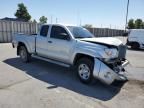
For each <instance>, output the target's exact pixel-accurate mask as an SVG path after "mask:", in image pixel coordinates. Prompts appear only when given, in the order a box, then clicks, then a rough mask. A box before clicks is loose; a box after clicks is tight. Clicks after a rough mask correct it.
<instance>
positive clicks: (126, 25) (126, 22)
mask: <svg viewBox="0 0 144 108" xmlns="http://www.w3.org/2000/svg"><path fill="white" fill-rule="evenodd" d="M128 13H129V0H128V1H127V11H126V24H125V31H126V28H127V23H128Z"/></svg>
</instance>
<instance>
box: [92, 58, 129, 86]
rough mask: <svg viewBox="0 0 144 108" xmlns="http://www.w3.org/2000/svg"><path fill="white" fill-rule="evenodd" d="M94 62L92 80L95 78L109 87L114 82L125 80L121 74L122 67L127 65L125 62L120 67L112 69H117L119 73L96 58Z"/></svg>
mask: <svg viewBox="0 0 144 108" xmlns="http://www.w3.org/2000/svg"><path fill="white" fill-rule="evenodd" d="M94 62H95V65H94V71H93V76H94V78H97V79H99V80H100V81H102V82H104V83H106V84H108V85H110V84H111V83H112V82H114V81H115V80H126V76H125V75H124V74H123V73H124V72H123V71H124V67H125V66H127V65H128V64H129V62H128V61H127V60H124V61H123V62H122V64H121V65H118V66H116V67H114V68H117V69H118V70H119V71H116V70H115V69H114V68H111V67H110V66H108V65H107V64H106V63H104V62H103V61H101V60H99V59H97V58H95V61H94Z"/></svg>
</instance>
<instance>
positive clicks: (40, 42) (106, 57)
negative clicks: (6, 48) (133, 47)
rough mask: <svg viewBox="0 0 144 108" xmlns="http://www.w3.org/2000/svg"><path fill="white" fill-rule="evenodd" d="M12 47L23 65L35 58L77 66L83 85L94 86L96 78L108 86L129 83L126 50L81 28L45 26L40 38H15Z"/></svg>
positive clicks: (119, 42) (115, 41) (19, 36)
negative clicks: (113, 83)
mask: <svg viewBox="0 0 144 108" xmlns="http://www.w3.org/2000/svg"><path fill="white" fill-rule="evenodd" d="M12 45H13V47H15V48H17V55H19V56H20V58H21V59H22V61H23V62H29V61H30V58H31V57H35V58H37V59H41V60H45V61H48V62H52V63H56V64H59V65H62V66H66V67H70V66H74V67H75V70H76V72H77V74H78V77H79V79H80V80H81V81H82V82H83V83H90V82H91V81H92V79H93V78H96V79H99V80H100V81H102V82H104V83H106V84H111V83H112V82H114V81H115V80H126V76H125V74H124V71H125V69H124V67H125V66H126V65H127V64H128V63H129V62H128V61H127V60H126V59H125V57H126V46H125V45H123V44H122V42H121V41H120V40H118V39H116V38H111V37H102V38H95V37H94V36H93V35H92V34H91V33H90V32H89V31H88V30H86V29H85V28H82V27H79V26H71V25H63V24H49V25H43V26H42V27H41V30H40V32H39V34H37V35H24V34H17V35H15V36H14V38H13V41H12Z"/></svg>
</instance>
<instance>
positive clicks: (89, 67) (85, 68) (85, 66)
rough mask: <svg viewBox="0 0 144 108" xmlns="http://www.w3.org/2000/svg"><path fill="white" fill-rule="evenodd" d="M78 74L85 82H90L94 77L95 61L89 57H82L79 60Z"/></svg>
mask: <svg viewBox="0 0 144 108" xmlns="http://www.w3.org/2000/svg"><path fill="white" fill-rule="evenodd" d="M76 67H77V68H76V69H77V74H78V77H79V79H80V81H82V82H83V83H86V84H88V83H90V82H91V81H92V79H93V67H94V63H93V61H92V60H90V59H88V58H82V59H80V60H78V62H77V66H76Z"/></svg>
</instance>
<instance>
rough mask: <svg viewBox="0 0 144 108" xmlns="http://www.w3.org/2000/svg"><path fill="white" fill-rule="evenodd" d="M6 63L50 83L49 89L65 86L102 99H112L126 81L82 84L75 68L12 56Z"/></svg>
mask: <svg viewBox="0 0 144 108" xmlns="http://www.w3.org/2000/svg"><path fill="white" fill-rule="evenodd" d="M3 62H4V63H6V64H8V65H10V66H13V67H15V68H17V69H20V70H21V72H25V73H27V74H28V75H30V76H32V77H34V78H36V79H38V80H41V81H44V82H46V83H49V84H50V85H52V86H48V87H47V89H53V88H56V87H63V88H65V89H68V90H71V91H74V92H76V93H79V94H82V95H84V96H88V97H92V98H96V99H99V100H102V101H107V100H110V99H112V98H113V97H114V96H115V95H117V94H118V93H119V91H120V90H121V87H122V86H123V85H124V84H125V83H124V82H118V83H115V84H113V85H111V86H108V85H104V84H102V83H101V82H99V81H97V80H95V81H94V82H93V83H92V84H90V85H85V84H82V83H81V82H80V81H79V80H78V78H77V77H76V72H74V70H73V69H70V68H65V67H61V66H58V65H55V64H51V63H48V62H45V61H41V60H37V59H32V61H31V62H30V63H27V64H26V63H22V62H21V60H20V59H19V58H10V59H7V60H4V61H3Z"/></svg>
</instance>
